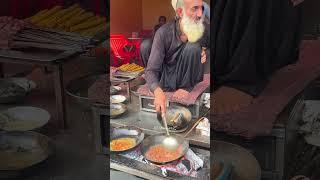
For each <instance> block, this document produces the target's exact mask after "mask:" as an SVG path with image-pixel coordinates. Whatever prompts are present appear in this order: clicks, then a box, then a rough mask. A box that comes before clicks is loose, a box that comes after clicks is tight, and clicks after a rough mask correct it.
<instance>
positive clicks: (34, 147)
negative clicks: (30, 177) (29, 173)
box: [0, 131, 52, 171]
mask: <svg viewBox="0 0 320 180" xmlns="http://www.w3.org/2000/svg"><path fill="white" fill-rule="evenodd" d="M51 154H52V145H51V143H50V139H49V138H48V137H47V136H44V135H41V134H39V133H36V132H31V131H23V132H22V131H20V132H0V159H1V161H0V171H17V170H22V169H25V168H27V167H31V166H33V165H35V164H38V163H40V162H42V161H44V160H45V159H47V158H48V156H49V155H51Z"/></svg>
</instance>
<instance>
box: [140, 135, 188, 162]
mask: <svg viewBox="0 0 320 180" xmlns="http://www.w3.org/2000/svg"><path fill="white" fill-rule="evenodd" d="M171 136H172V137H174V138H175V139H176V140H177V142H178V144H179V145H181V146H182V153H181V154H180V156H178V157H177V158H176V159H174V160H172V161H167V162H155V161H153V160H150V159H148V158H147V157H146V153H147V152H148V150H149V148H150V147H152V146H155V145H159V144H162V142H163V140H164V139H165V138H166V137H167V135H166V134H163V133H162V134H156V135H152V136H149V137H147V138H145V139H144V140H143V141H142V145H141V153H142V155H143V156H144V157H145V158H146V159H147V160H148V161H150V162H152V163H155V164H166V163H170V162H173V161H176V160H178V159H180V158H181V157H183V156H184V155H185V154H186V153H187V151H188V149H189V141H187V140H185V139H184V138H183V137H181V136H178V135H171Z"/></svg>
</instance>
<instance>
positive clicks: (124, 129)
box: [110, 126, 144, 153]
mask: <svg viewBox="0 0 320 180" xmlns="http://www.w3.org/2000/svg"><path fill="white" fill-rule="evenodd" d="M119 138H133V139H135V146H133V147H132V148H129V149H126V150H123V151H111V149H110V152H115V153H120V152H126V151H130V150H132V149H134V148H136V147H137V146H138V145H139V144H140V143H141V142H142V141H143V139H144V133H143V132H142V130H141V129H139V128H137V127H135V126H121V127H117V128H110V142H112V141H113V140H116V139H119Z"/></svg>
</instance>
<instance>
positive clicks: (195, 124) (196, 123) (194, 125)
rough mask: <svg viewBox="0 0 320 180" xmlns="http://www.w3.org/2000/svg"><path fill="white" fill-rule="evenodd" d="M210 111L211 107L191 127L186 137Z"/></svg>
mask: <svg viewBox="0 0 320 180" xmlns="http://www.w3.org/2000/svg"><path fill="white" fill-rule="evenodd" d="M208 112H210V109H209V110H208V111H206V112H205V113H204V114H203V116H202V117H201V118H199V119H198V120H197V121H196V122H195V123H194V124H193V126H192V127H191V128H190V130H189V131H188V132H187V133H186V134H185V135H184V136H183V137H184V138H186V137H187V136H188V135H189V134H190V133H191V131H192V130H193V129H194V128H195V127H196V126H197V125H198V124H199V123H200V122H201V121H202V120H203V119H204V118H205V117H204V116H206V115H207V114H208Z"/></svg>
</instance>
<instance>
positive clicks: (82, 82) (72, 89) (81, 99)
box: [66, 74, 105, 110]
mask: <svg viewBox="0 0 320 180" xmlns="http://www.w3.org/2000/svg"><path fill="white" fill-rule="evenodd" d="M102 76H105V74H93V75H87V76H84V77H80V78H77V79H74V80H72V81H70V82H69V83H68V85H67V87H66V92H67V94H68V95H69V96H70V97H71V98H72V99H73V100H74V101H75V102H76V103H77V104H79V105H80V107H82V108H83V109H85V110H91V102H92V101H91V100H93V99H90V98H89V96H88V90H89V88H90V87H91V86H92V85H93V84H94V83H95V82H96V81H97V80H98V79H100V78H101V77H102Z"/></svg>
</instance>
